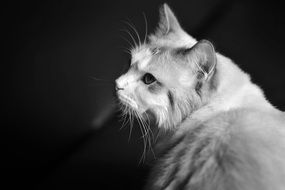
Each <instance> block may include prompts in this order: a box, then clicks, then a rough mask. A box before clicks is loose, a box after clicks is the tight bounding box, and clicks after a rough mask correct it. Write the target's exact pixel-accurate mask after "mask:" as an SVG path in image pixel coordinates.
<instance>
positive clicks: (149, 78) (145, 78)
mask: <svg viewBox="0 0 285 190" xmlns="http://www.w3.org/2000/svg"><path fill="white" fill-rule="evenodd" d="M142 81H143V82H144V83H145V84H147V85H148V84H151V83H154V82H155V81H156V78H155V77H154V76H153V75H152V74H150V73H146V74H144V76H143V77H142Z"/></svg>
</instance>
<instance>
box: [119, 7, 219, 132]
mask: <svg viewBox="0 0 285 190" xmlns="http://www.w3.org/2000/svg"><path fill="white" fill-rule="evenodd" d="M149 39H150V40H149V42H148V43H146V44H143V45H141V46H139V47H136V48H135V49H133V50H132V57H131V65H130V67H129V70H128V71H127V72H126V73H125V74H123V75H122V76H120V77H119V78H118V79H117V80H116V91H117V95H118V98H119V99H120V101H121V103H122V104H123V105H124V106H126V107H127V108H129V109H128V110H132V111H134V112H136V113H137V114H140V115H142V114H143V113H145V112H146V111H150V112H151V113H153V114H154V116H155V117H156V119H157V122H158V124H159V126H163V127H165V128H169V127H173V126H175V125H176V124H177V123H178V122H180V121H181V120H182V119H183V118H184V117H185V116H187V115H189V114H190V113H191V112H192V111H193V110H194V109H195V108H196V107H198V106H199V105H200V104H201V102H202V97H201V94H199V92H198V91H197V90H200V89H197V85H198V83H200V82H203V77H205V76H204V75H207V72H209V71H212V70H213V65H214V63H211V61H213V60H210V59H212V57H211V56H213V55H212V54H214V50H213V47H212V45H211V44H210V43H209V42H207V41H202V42H199V43H197V44H196V45H195V46H194V47H192V46H193V44H195V40H194V39H193V38H192V37H191V36H189V35H187V34H186V33H185V32H184V31H183V30H182V29H181V27H180V26H179V23H178V22H177V20H176V18H175V16H174V14H173V13H172V12H171V10H170V9H169V7H168V6H167V5H164V6H163V8H162V12H161V21H160V25H159V28H158V30H157V31H156V33H155V34H154V35H151V36H150V37H149ZM190 47H192V48H190ZM199 86H201V84H199ZM199 88H200V87H199Z"/></svg>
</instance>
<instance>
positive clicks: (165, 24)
mask: <svg viewBox="0 0 285 190" xmlns="http://www.w3.org/2000/svg"><path fill="white" fill-rule="evenodd" d="M159 12H160V16H159V25H158V29H157V31H156V32H157V33H160V34H161V35H167V34H168V33H170V32H175V31H178V30H181V27H180V24H179V22H178V20H177V18H176V17H175V15H174V13H173V12H172V10H171V9H170V8H169V6H168V5H167V4H166V3H164V4H163V5H162V6H161V7H160V11H159Z"/></svg>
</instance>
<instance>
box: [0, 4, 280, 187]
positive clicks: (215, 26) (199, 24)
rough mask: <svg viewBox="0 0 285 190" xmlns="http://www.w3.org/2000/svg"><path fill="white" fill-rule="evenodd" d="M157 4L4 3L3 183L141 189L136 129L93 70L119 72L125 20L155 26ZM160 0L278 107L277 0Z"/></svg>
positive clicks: (106, 74) (142, 167) (143, 171)
mask: <svg viewBox="0 0 285 190" xmlns="http://www.w3.org/2000/svg"><path fill="white" fill-rule="evenodd" d="M163 2H165V1H134V0H129V1H107V0H106V1H100V2H99V1H95V0H93V1H91V0H89V1H71V0H70V1H67V0H66V1H53V0H50V1H40V2H37V1H34V2H33V1H21V2H12V1H10V3H7V2H6V3H2V5H1V8H2V14H3V15H2V23H1V25H2V27H1V28H2V32H4V33H5V34H2V36H1V38H2V40H1V41H2V42H5V43H1V44H2V48H3V49H4V50H3V51H2V59H1V60H2V61H1V68H0V70H1V79H2V80H1V81H2V88H1V89H2V92H1V95H2V96H1V97H2V98H1V99H2V105H1V107H2V109H3V110H2V111H3V114H1V116H2V119H1V133H0V134H1V147H0V152H1V154H0V157H1V158H0V159H1V162H0V172H1V176H2V177H1V178H0V182H1V183H0V186H3V187H4V185H5V186H6V187H5V188H4V189H13V188H15V187H21V188H24V187H29V188H30V189H33V188H34V189H114V188H116V189H141V187H142V185H143V184H144V183H145V180H146V176H147V173H148V170H149V164H148V163H144V164H142V163H139V160H140V157H141V154H142V140H141V139H140V132H139V129H138V128H136V127H135V129H134V131H133V135H132V138H131V139H130V141H129V142H128V133H129V130H128V127H126V128H123V129H121V130H120V126H121V125H122V122H120V121H119V114H118V113H115V114H114V113H112V111H110V110H111V107H112V105H113V104H114V103H115V102H114V99H113V86H112V85H110V83H107V82H102V81H101V82H99V81H95V80H92V79H91V78H90V77H91V76H93V77H98V78H103V79H106V80H114V79H115V78H116V77H118V76H119V75H120V74H121V73H122V70H123V69H124V67H125V65H126V63H127V61H128V59H129V57H128V55H127V54H125V53H124V51H123V49H122V46H125V47H128V44H127V43H126V42H125V41H124V40H123V38H122V37H121V36H124V37H125V38H129V37H128V36H127V35H126V34H125V33H123V32H121V30H122V29H126V28H128V26H127V25H126V24H124V22H122V20H131V22H133V23H134V24H135V25H136V28H137V29H138V30H139V33H140V35H141V36H143V35H144V31H145V23H144V19H143V14H142V13H143V12H144V13H145V15H146V17H147V20H148V28H149V31H153V30H154V28H155V26H156V23H157V21H158V8H159V6H160V5H161V4H162V3H163ZM167 2H168V3H169V5H170V7H171V8H172V9H173V10H174V12H175V13H176V15H177V17H178V19H179V20H180V22H181V25H182V26H183V27H184V28H185V29H186V31H187V32H189V33H190V34H192V35H193V36H194V37H195V38H197V39H203V38H205V39H208V40H210V41H212V42H213V43H214V44H215V46H216V49H217V50H218V51H219V52H221V53H223V54H225V55H226V56H228V57H230V58H231V59H233V60H234V61H235V62H236V63H237V64H238V65H239V66H240V67H241V68H242V69H244V70H245V71H246V72H248V73H250V74H251V76H252V78H253V81H254V82H256V83H257V84H258V85H260V86H261V87H262V88H263V89H264V91H265V94H266V96H267V97H268V99H269V100H270V102H272V103H273V104H274V105H275V106H276V107H278V108H279V109H281V110H285V100H284V96H285V88H284V87H285V79H284V75H285V74H284V73H285V71H284V64H285V62H284V50H285V48H284V43H285V35H284V34H285V29H284V24H285V22H284V20H285V15H284V14H285V13H284V11H283V6H282V5H281V3H280V2H281V1H246V0H244V1H242V0H241V1H230V0H185V1H174V0H173V1H167ZM128 29H130V28H128ZM129 39H130V38H129ZM106 115H107V117H105V116H106ZM108 115H109V116H108ZM104 118H105V119H104ZM1 189H3V188H1Z"/></svg>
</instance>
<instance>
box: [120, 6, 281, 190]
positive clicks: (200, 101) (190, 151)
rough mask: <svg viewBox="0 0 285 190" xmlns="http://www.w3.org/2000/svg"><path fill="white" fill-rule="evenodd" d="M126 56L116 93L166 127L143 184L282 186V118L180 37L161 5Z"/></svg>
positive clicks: (237, 189)
mask: <svg viewBox="0 0 285 190" xmlns="http://www.w3.org/2000/svg"><path fill="white" fill-rule="evenodd" d="M131 53H132V59H131V65H130V68H129V70H128V72H127V73H125V74H123V75H122V76H120V77H119V78H118V79H117V80H116V92H117V95H118V98H119V99H120V101H121V103H122V106H123V107H124V108H125V109H124V110H125V111H126V112H131V113H135V114H136V115H137V116H138V117H139V118H140V119H143V118H144V117H145V115H146V113H147V114H152V115H154V117H155V118H156V121H157V124H158V128H159V130H160V131H166V132H167V135H161V136H160V137H159V141H158V142H157V145H156V148H157V149H156V150H157V155H158V156H159V158H158V160H157V162H156V164H155V166H154V168H153V172H152V174H151V177H150V178H149V182H148V184H147V186H146V189H167V190H171V189H190V190H194V189H195V190H271V189H272V190H285V115H284V113H283V112H281V111H279V110H277V109H276V108H275V107H273V106H272V105H271V104H270V103H269V102H268V101H267V100H266V98H265V97H264V94H263V92H262V90H261V89H260V88H259V87H258V86H257V85H255V84H253V83H252V82H251V80H250V77H249V75H247V74H246V73H244V72H243V71H242V70H241V69H240V68H239V67H238V66H237V65H236V64H234V63H233V62H232V61H231V60H230V59H228V58H227V57H225V56H223V55H221V54H219V53H216V52H215V50H214V47H213V45H212V44H211V43H210V42H209V41H207V40H201V41H199V42H197V41H196V40H195V39H194V38H193V37H191V36H190V35H189V34H187V33H186V32H185V31H184V30H183V29H182V28H181V26H180V24H179V23H178V21H177V19H176V17H175V15H174V14H173V12H172V11H171V10H170V8H169V7H168V6H167V5H166V4H164V5H163V6H162V8H161V10H160V22H159V26H158V28H157V30H156V32H155V33H154V34H152V35H150V36H149V42H147V43H144V44H141V45H140V46H138V47H135V48H134V49H133V50H132V52H131Z"/></svg>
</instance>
